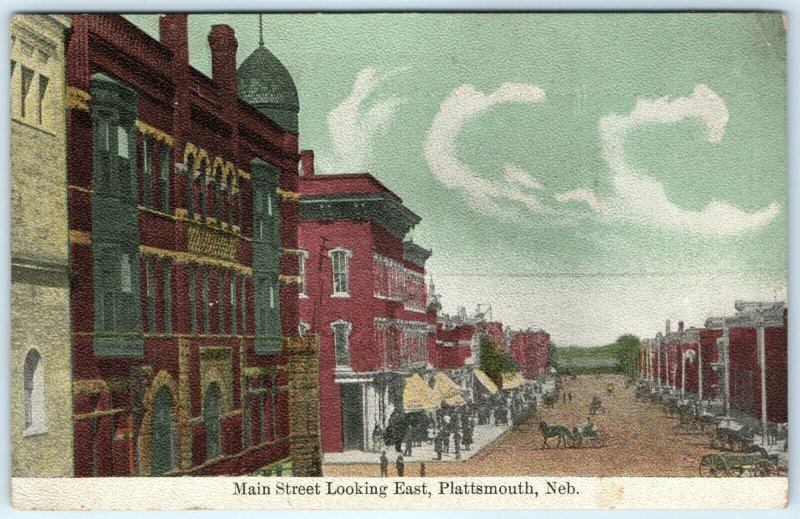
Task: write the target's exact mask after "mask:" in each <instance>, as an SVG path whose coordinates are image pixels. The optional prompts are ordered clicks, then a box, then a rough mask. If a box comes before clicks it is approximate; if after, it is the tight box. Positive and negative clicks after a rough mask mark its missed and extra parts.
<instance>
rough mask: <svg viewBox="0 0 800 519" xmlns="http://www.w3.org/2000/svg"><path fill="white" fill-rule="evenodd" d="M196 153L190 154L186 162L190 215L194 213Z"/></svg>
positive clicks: (187, 204) (187, 197) (187, 203)
mask: <svg viewBox="0 0 800 519" xmlns="http://www.w3.org/2000/svg"><path fill="white" fill-rule="evenodd" d="M194 164H195V158H194V155H189V160H188V162H187V163H186V212H187V213H188V214H189V217H192V216H193V215H194Z"/></svg>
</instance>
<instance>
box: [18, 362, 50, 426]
mask: <svg viewBox="0 0 800 519" xmlns="http://www.w3.org/2000/svg"><path fill="white" fill-rule="evenodd" d="M41 359H42V357H41V355H39V352H38V351H36V350H30V351H29V352H28V354H27V356H26V357H25V372H24V374H23V389H24V394H25V396H24V398H25V401H24V406H25V434H39V433H43V432H46V430H47V415H46V413H45V402H44V371H43V370H42V362H41Z"/></svg>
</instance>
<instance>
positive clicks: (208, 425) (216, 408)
mask: <svg viewBox="0 0 800 519" xmlns="http://www.w3.org/2000/svg"><path fill="white" fill-rule="evenodd" d="M221 408H222V391H220V389H219V384H217V383H216V382H212V383H210V384H209V385H208V387H207V388H206V394H205V398H204V399H203V423H204V424H205V429H206V459H207V460H210V459H212V458H216V457H217V456H219V455H220V454H221V453H222V446H221V441H220V426H219V415H220V411H221Z"/></svg>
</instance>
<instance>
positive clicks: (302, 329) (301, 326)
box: [297, 321, 311, 336]
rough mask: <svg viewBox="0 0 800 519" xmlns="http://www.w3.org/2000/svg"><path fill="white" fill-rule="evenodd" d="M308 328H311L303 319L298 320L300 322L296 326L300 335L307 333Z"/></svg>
mask: <svg viewBox="0 0 800 519" xmlns="http://www.w3.org/2000/svg"><path fill="white" fill-rule="evenodd" d="M309 330H311V325H310V324H309V323H307V322H305V321H300V324H299V325H298V327H297V331H298V332H299V333H300V335H301V336H302V335H305V334H307V333H308V331H309Z"/></svg>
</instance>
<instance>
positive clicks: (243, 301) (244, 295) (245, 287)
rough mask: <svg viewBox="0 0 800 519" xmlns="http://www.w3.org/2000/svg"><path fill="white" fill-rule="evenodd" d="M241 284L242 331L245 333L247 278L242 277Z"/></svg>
mask: <svg viewBox="0 0 800 519" xmlns="http://www.w3.org/2000/svg"><path fill="white" fill-rule="evenodd" d="M240 286H241V290H242V333H245V332H246V331H247V278H245V277H243V278H242V282H241V283H240Z"/></svg>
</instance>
